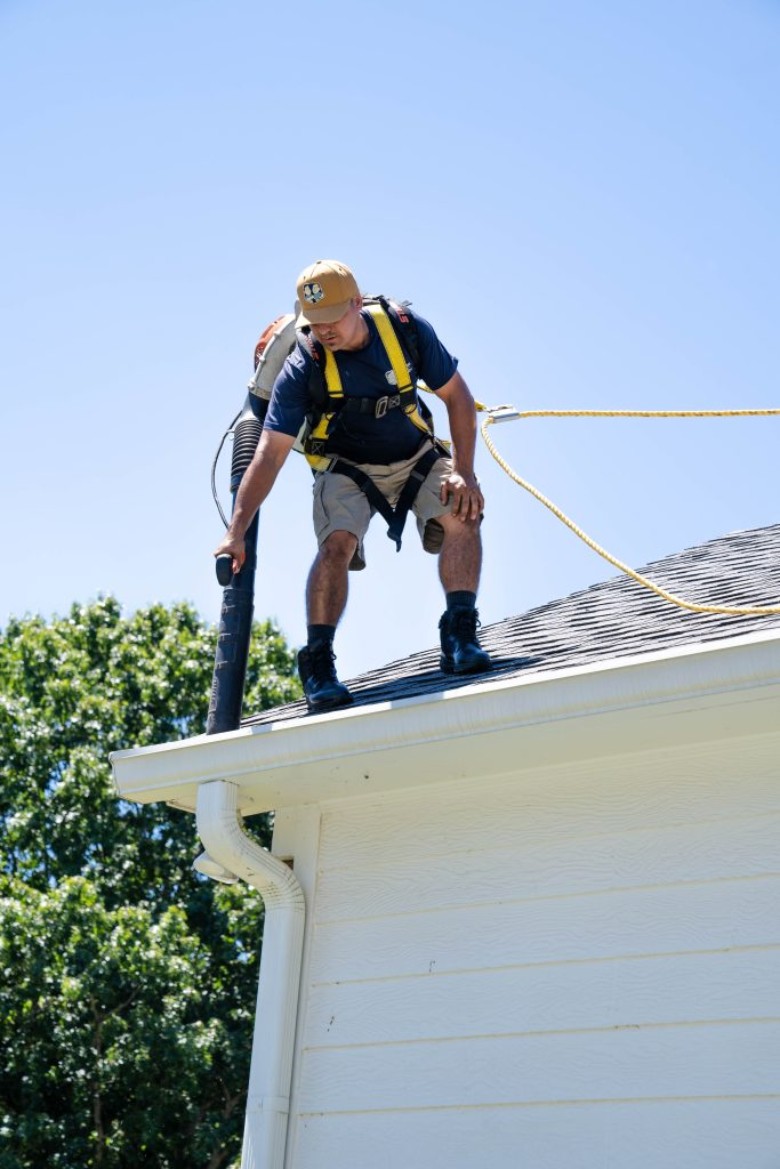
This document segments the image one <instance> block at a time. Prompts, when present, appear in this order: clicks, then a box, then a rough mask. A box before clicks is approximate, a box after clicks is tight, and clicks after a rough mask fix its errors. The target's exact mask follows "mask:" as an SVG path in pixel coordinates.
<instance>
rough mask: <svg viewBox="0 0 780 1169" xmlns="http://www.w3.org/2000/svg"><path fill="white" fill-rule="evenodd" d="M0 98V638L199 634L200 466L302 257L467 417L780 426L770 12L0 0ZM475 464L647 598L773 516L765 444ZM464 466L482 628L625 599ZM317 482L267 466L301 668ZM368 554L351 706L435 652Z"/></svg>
mask: <svg viewBox="0 0 780 1169" xmlns="http://www.w3.org/2000/svg"><path fill="white" fill-rule="evenodd" d="M0 64H1V65H2V67H1V68H0V101H1V102H2V108H3V111H4V117H3V119H2V126H1V127H0V152H1V153H0V156H1V157H2V162H3V182H2V185H0V201H1V202H2V226H0V232H2V239H1V241H0V243H1V251H2V265H0V288H1V289H2V315H1V317H0V320H1V321H2V335H3V336H2V349H1V351H0V354H1V355H0V360H1V361H2V379H3V387H2V405H1V406H0V409H1V410H2V415H1V417H0V424H1V425H2V436H3V460H2V471H1V472H0V475H1V479H0V485H1V486H2V498H3V502H4V508H3V533H2V542H3V549H4V554H3V564H4V571H3V573H2V579H1V580H0V625H4V624H5V622H6V620H7V618H8V616H9V615H10V614H16V615H20V616H21V615H23V614H25V613H28V612H40V613H43V614H45V615H49V614H51V613H53V612H58V613H63V612H65V611H66V610H67V609H68V607H69V605H70V604H71V602H73V601H87V600H89V599H91V598H94V597H96V596H97V595H98V594H99V593H106V592H111V593H114V594H115V595H116V596H117V597H118V598H119V599H120V600H121V602H122V603H123V605H124V606H125V608H126V611H127V612H131V611H132V610H133V609H135V608H136V607H138V606H141V605H145V604H147V603H149V602H151V601H154V600H159V601H163V602H165V603H169V602H171V601H174V600H177V599H187V600H190V601H192V602H193V603H194V604H195V605H196V606H197V608H198V610H199V611H200V613H201V614H202V615H203V616H204V617H206V618H207V619H209V620H216V619H217V618H218V615H219V607H220V601H221V591H220V589H219V587H218V585H217V584H216V580H215V578H214V573H213V563H212V560H211V551H212V549H213V547H214V545H215V544H216V543H217V541H218V539H219V537H220V533H221V530H222V527H221V523H220V520H219V517H218V516H217V513H216V510H215V509H214V506H213V504H212V502H211V498H210V487H209V473H210V464H211V459H212V455H213V453H214V451H215V449H216V446H217V443H218V441H219V438H220V436H221V434H222V431H223V430H224V428H225V426H226V425H227V424H228V423H229V421H230V420H231V418H232V417H233V415H234V413H235V412H236V411H237V410H238V408H239V407H240V406H241V404H242V402H243V399H244V396H245V386H246V381H247V379H248V377H249V376H250V374H251V359H252V351H253V347H254V342H255V339H256V336H257V334H258V333H259V332H260V330H261V329H262V328H263V327H264V326H265V324H266V323H267V322H268V321H269V320H270V319H272V318H273V317H275V316H276V315H277V314H278V313H280V312H283V311H288V310H289V309H290V308H291V307H292V301H293V296H294V282H295V277H296V275H297V273H298V272H299V271H300V269H301V268H303V267H304V266H305V265H306V264H308V263H309V262H310V261H311V260H313V259H315V258H317V257H322V256H325V257H336V258H339V259H342V260H344V261H346V262H347V263H348V264H350V265H351V266H352V267H353V268H354V270H355V272H356V274H357V276H358V279H359V281H360V282H361V285H362V286H363V287H364V288H365V289H366V290H370V291H383V292H386V293H389V294H391V295H394V296H396V297H399V298H409V299H410V300H412V302H413V303H414V305H415V307H416V308H417V309H418V310H419V311H420V312H421V313H422V314H423V315H424V316H426V317H428V318H429V319H430V320H431V321H432V322H433V323H434V325H435V326H436V328H437V330H438V332H439V334H440V336H441V337H442V339H443V340H444V342H445V343H446V344H447V345H448V346H449V347H450V349H451V350H452V351H453V352H454V353H455V354H456V355H457V356H458V358H459V359H460V368H461V371H462V372H463V374H464V376H465V377H466V379H467V381H468V382H469V384H470V385H471V387H472V389H473V391H474V393H475V395H476V396H477V397H480V398H482V399H483V400H485V401H487V402H491V403H497V402H512V403H515V404H516V405H518V406H520V407H521V408H575V407H593V408H599V407H603V408H646V409H661V408H685V407H690V408H718V407H721V408H728V407H744V406H757V407H758V406H764V407H766V406H778V405H780V393H778V368H779V367H780V342H779V341H778V327H777V325H778V320H780V239H779V237H778V207H780V162H779V161H778V159H779V158H780V152H779V150H778V147H779V146H780V142H779V141H778V138H779V137H780V132H779V131H778V126H780V100H779V99H780V5H778V3H777V2H776V0H682V2H681V0H674V2H672V0H655V2H654V3H652V4H633V3H625V2H624V0H602V2H596V3H593V2H590V3H586V2H585V0H581V2H580V0H560V2H559V3H556V4H549V3H544V2H542V0H535V2H534V3H524V2H519V3H516V4H513V5H507V4H505V3H503V2H502V3H500V4H499V3H497V2H496V0H483V2H482V3H480V4H476V5H469V6H464V7H463V8H460V7H458V6H455V5H452V4H451V3H444V2H443V0H430V2H428V0H417V2H416V3H409V2H406V0H400V2H396V3H393V4H388V5H380V4H377V3H372V4H367V3H365V2H364V0H360V2H358V0H341V2H340V3H338V4H335V3H334V4H324V3H317V2H314V0H301V2H299V3H297V4H295V5H289V4H288V5H282V4H276V5H264V4H259V3H257V2H250V0H219V3H217V2H216V0H186V2H185V0H165V2H164V3H160V2H159V0H156V2H155V3H152V2H151V0H136V2H135V3H133V4H132V5H129V4H122V5H118V4H106V3H105V2H104V0H101V2H98V0H71V2H70V3H68V4H63V3H54V2H53V0H2V3H0ZM492 434H493V437H494V438H495V440H496V441H497V443H498V444H499V447H500V449H501V450H502V452H503V453H504V454H505V456H506V457H507V458H508V459H509V461H510V462H511V463H512V464H513V465H514V466H515V468H516V469H517V470H518V472H519V473H520V474H521V475H523V476H524V477H525V478H527V479H529V480H530V481H531V482H532V483H534V484H535V485H537V486H538V487H539V488H540V489H541V490H542V491H544V492H545V493H546V494H547V495H549V496H550V497H551V498H552V499H554V500H555V501H556V502H557V503H558V504H559V505H560V506H561V507H562V508H563V509H564V510H565V511H567V512H568V513H569V514H571V515H572V516H573V518H574V519H575V520H576V521H577V522H578V523H579V524H580V525H581V526H582V527H584V528H585V530H586V531H588V532H589V533H590V534H592V535H593V536H594V538H596V539H597V540H598V541H599V542H601V543H602V544H604V545H605V546H606V547H607V548H609V549H610V550H611V551H613V552H614V553H615V554H616V555H618V556H620V557H621V558H622V559H624V560H626V561H627V562H628V563H630V564H632V565H635V566H639V565H641V564H644V563H646V562H647V561H649V560H651V559H653V558H656V557H659V556H663V555H665V554H667V553H670V552H674V551H677V550H678V549H681V548H683V547H687V546H690V545H692V544H696V543H698V542H700V541H703V540H706V539H709V538H712V537H716V536H719V535H722V534H724V533H726V532H729V531H733V530H735V529H741V528H750V527H756V526H760V525H763V524H767V523H772V522H774V521H775V520H777V518H778V516H777V481H778V474H777V462H778V449H780V444H779V443H778V437H779V436H780V419H766V420H760V421H712V422H709V421H708V422H693V421H691V422H588V423H586V422H581V421H543V422H524V423H514V424H507V425H506V426H502V427H501V428H498V427H496V428H494V430H493V432H492ZM480 446H481V443H480ZM478 459H479V461H478V470H479V473H480V476H481V478H482V481H483V486H484V489H485V494H486V496H487V499H488V505H487V511H486V520H485V527H484V535H485V546H486V556H485V571H484V582H483V589H482V594H481V598H480V610H481V615H482V619H483V622H485V623H489V622H491V621H495V620H499V619H500V618H502V617H505V616H507V615H509V614H513V613H518V612H522V611H523V610H525V609H527V608H529V607H531V606H534V605H538V604H541V603H544V602H545V601H547V600H551V599H553V598H555V597H558V596H562V595H564V594H567V593H569V592H571V591H573V590H575V589H578V588H583V587H586V586H587V585H589V584H592V583H594V582H595V581H597V580H600V579H603V578H604V577H606V576H611V575H614V570H613V569H611V568H610V567H609V566H608V565H607V564H605V563H604V562H603V561H602V560H600V559H599V558H597V557H596V556H595V555H594V554H593V553H592V552H590V551H589V550H588V549H586V548H585V546H584V545H582V544H580V543H579V542H578V541H577V540H576V539H575V538H574V536H572V535H571V534H570V533H569V532H568V531H567V530H566V529H565V528H563V527H562V526H561V525H560V524H559V523H558V521H557V520H555V519H554V518H553V517H552V516H551V515H550V514H549V513H548V512H547V511H545V510H544V509H543V508H542V507H541V506H540V505H539V504H538V503H536V502H535V501H534V500H532V499H531V498H530V496H528V495H526V494H525V493H524V492H522V491H521V490H520V489H519V488H517V487H516V486H514V485H513V484H512V483H511V482H510V480H509V479H507V478H506V477H505V476H504V474H503V473H502V472H501V470H500V469H499V468H498V467H497V465H496V464H495V463H494V462H493V461H492V460H491V458H490V456H489V455H488V453H487V451H486V450H485V449H484V447H481V450H480V452H479V456H478ZM228 466H229V464H228V461H227V460H226V461H225V462H223V464H222V473H221V477H220V478H221V484H222V487H223V498H225V497H226V496H227V492H226V490H225V487H226V481H227V476H228ZM309 482H310V479H309V473H308V471H307V469H306V466H305V464H304V462H303V460H301V459H296V460H295V461H293V459H291V460H290V461H288V464H287V466H286V468H285V469H284V471H283V473H282V478H281V479H280V481H279V483H278V485H277V488H276V489H275V492H274V494H273V495H272V496H271V498H270V499H269V501H268V503H267V504H266V506H265V507H264V509H263V516H262V521H261V571H260V576H259V579H258V588H257V601H256V614H257V615H258V616H266V615H270V616H274V617H276V618H277V619H278V620H279V622H280V623H281V626H282V628H283V630H284V631H285V633H286V634H287V636H288V637H289V638H290V640H291V641H292V642H293V643H296V644H298V643H300V642H301V641H302V639H303V638H304V633H305V625H304V615H303V599H302V594H303V585H304V580H305V576H306V572H307V569H308V565H309V563H310V561H311V558H312V554H313V537H312V535H311V532H310V520H309V494H310V492H309ZM368 553H369V568H368V570H367V571H366V572H364V573H362V574H360V575H357V576H355V577H353V580H352V594H351V599H350V606H349V608H348V611H347V615H346V617H345V620H344V623H343V625H342V629H341V631H340V633H339V639H338V642H337V650H338V653H339V667H340V672H341V674H342V676H344V677H348V676H350V675H354V674H356V673H358V672H360V671H362V670H364V669H368V668H370V667H372V666H375V665H381V664H382V663H384V662H386V661H388V660H391V659H395V658H397V657H402V656H404V655H405V654H408V653H411V652H414V651H415V650H417V649H422V648H425V647H428V646H430V645H433V644H434V643H435V641H436V637H437V630H436V622H437V619H438V616H439V613H440V611H441V607H442V603H441V597H440V593H439V586H438V583H437V579H436V571H435V569H436V566H435V562H434V560H433V559H432V558H431V557H428V556H425V555H424V554H423V553H422V552H421V551H419V550H418V549H417V547H416V536H415V534H414V531H413V529H412V528H410V529H409V532H408V534H407V538H406V540H405V544H404V548H403V551H402V553H401V554H400V555H398V556H397V555H396V553H395V552H394V550H393V546H392V545H391V544H390V541H389V540H387V539H386V537H385V535H384V531H383V529H382V528H381V526H380V524H379V523H377V525H376V530H375V531H374V532H373V533H372V535H371V537H370V539H369V543H368ZM744 599H745V601H746V602H749V601H750V600H751V598H750V597H749V596H746V597H745V598H744Z"/></svg>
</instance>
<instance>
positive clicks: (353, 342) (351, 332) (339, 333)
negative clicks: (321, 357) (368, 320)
mask: <svg viewBox="0 0 780 1169" xmlns="http://www.w3.org/2000/svg"><path fill="white" fill-rule="evenodd" d="M360 309H361V301H360V298H359V297H355V299H354V300H352V301H350V304H349V308H348V309H347V311H346V312H345V313H344V316H343V317H340V318H339V319H338V320H337V321H330V322H329V323H328V324H321V325H312V326H311V331H312V333H313V334H314V336H315V337H316V338H317V340H318V341H319V342H320V344H322V345H324V346H325V348H326V349H331V350H333V351H334V352H335V350H337V349H360V348H362V346H363V345H364V344H365V341H366V331H367V330H366V328H365V325H364V323H363V318H362V317H361V315H360Z"/></svg>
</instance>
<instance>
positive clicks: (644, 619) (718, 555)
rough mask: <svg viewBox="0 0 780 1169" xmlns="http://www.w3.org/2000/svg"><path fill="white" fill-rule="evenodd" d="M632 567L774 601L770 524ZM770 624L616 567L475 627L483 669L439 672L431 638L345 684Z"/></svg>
mask: <svg viewBox="0 0 780 1169" xmlns="http://www.w3.org/2000/svg"><path fill="white" fill-rule="evenodd" d="M639 571H640V572H641V574H642V575H643V576H647V577H648V578H649V579H650V580H652V581H653V582H654V583H656V584H658V585H660V586H661V587H662V588H664V589H666V590H667V591H668V592H671V593H674V594H676V595H678V596H680V597H682V598H684V599H685V600H686V601H694V602H695V603H697V604H718V605H734V606H756V605H759V606H761V605H767V606H771V605H780V524H773V525H771V526H770V527H766V528H755V529H753V530H751V531H742V532H732V533H731V534H730V535H727V536H722V537H721V538H720V539H717V540H710V541H708V542H707V543H705V544H699V545H697V546H696V547H693V548H686V549H685V550H684V551H683V552H677V553H675V554H674V555H672V556H666V557H664V559H663V560H656V561H654V562H653V563H652V564H648V565H647V566H646V567H644V568H642V569H640V570H639ZM778 627H780V614H775V615H773V616H763V617H761V616H753V617H734V616H725V615H715V614H701V613H693V612H691V611H690V610H686V609H681V608H680V607H679V606H677V605H672V604H671V603H669V602H668V601H665V600H663V599H662V598H661V597H658V596H656V595H655V594H654V593H652V592H650V591H649V590H648V589H646V588H644V587H643V586H642V585H640V584H638V583H637V582H636V581H634V580H632V579H631V577H628V576H625V575H622V574H621V575H620V576H617V577H613V578H612V579H610V580H607V581H603V582H602V583H600V584H595V585H592V586H591V587H590V588H588V589H583V590H581V591H580V592H576V593H572V594H571V595H570V596H568V597H563V598H561V599H560V600H557V601H551V602H549V603H548V604H546V605H542V606H540V607H538V608H536V609H530V610H529V611H528V612H527V613H521V614H520V615H519V616H517V617H507V618H505V619H504V620H503V621H497V622H495V623H494V624H492V625H486V626H484V627H483V628H482V630H481V633H480V640H481V642H482V645H483V646H484V647H485V649H486V650H487V651H488V652H489V653H490V655H491V657H492V659H493V670H492V672H491V673H490V674H481V675H471V676H468V677H460V678H457V677H454V676H453V675H451V674H442V672H441V670H440V669H439V648H438V646H436V647H435V648H432V649H427V650H424V651H422V652H421V653H416V654H412V655H411V656H410V657H407V658H402V659H401V660H399V661H395V662H391V663H390V664H389V665H387V666H383V667H382V668H381V669H378V670H371V671H369V672H368V673H366V674H362V675H360V677H358V678H351V679H349V680H347V685H348V686H349V689H350V690H351V691H352V694H353V695H354V698H355V703H356V705H369V704H371V703H377V702H389V701H396V700H397V699H400V698H411V697H415V696H418V695H424V694H434V693H437V692H439V691H441V690H452V689H454V688H456V687H459V686H468V685H472V684H473V683H474V682H481V683H482V682H488V681H490V680H496V681H498V680H503V679H506V678H513V677H519V676H520V675H521V674H529V673H531V674H533V673H542V672H548V671H552V670H560V669H567V668H570V667H572V666H582V665H590V664H593V663H596V662H602V661H607V660H609V659H615V658H621V657H627V656H633V655H635V654H642V653H649V652H654V651H658V650H664V649H671V648H674V647H676V646H684V645H694V644H698V643H702V642H707V641H717V640H721V639H723V638H728V637H738V636H740V635H741V634H745V633H754V632H759V631H761V630H764V629H776V628H778ZM305 713H306V704H305V703H304V702H302V701H301V702H292V703H288V704H287V705H285V706H280V707H276V708H275V709H274V710H266V711H263V712H262V713H261V714H257V715H253V716H252V717H250V718H248V719H245V720H244V722H243V723H242V725H243V726H252V725H258V724H260V723H269V722H279V721H281V720H285V719H293V718H299V717H301V715H304V714H305Z"/></svg>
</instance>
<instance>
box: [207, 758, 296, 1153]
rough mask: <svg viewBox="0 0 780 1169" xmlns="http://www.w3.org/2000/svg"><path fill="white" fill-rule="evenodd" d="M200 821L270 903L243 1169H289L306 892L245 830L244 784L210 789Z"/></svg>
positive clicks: (210, 846)
mask: <svg viewBox="0 0 780 1169" xmlns="http://www.w3.org/2000/svg"><path fill="white" fill-rule="evenodd" d="M197 822H198V833H199V835H200V838H201V840H202V841H203V845H204V848H205V849H206V851H207V853H208V854H209V857H210V858H212V860H215V861H216V862H217V863H218V865H221V866H222V867H223V868H224V869H226V870H228V872H229V873H234V874H235V875H236V876H237V877H241V878H242V879H243V880H245V881H246V882H247V883H248V884H250V885H252V886H253V887H254V888H255V889H257V890H258V892H259V893H260V895H261V896H262V898H263V901H264V903H265V926H264V929H263V952H262V958H261V963H260V982H259V985H258V989H257V1011H256V1016H255V1028H254V1038H253V1041H252V1063H251V1068H250V1072H249V1092H248V1096H247V1107H246V1120H245V1122H244V1145H243V1150H242V1155H241V1169H283V1166H284V1155H285V1148H286V1145H287V1128H288V1117H289V1111H290V1081H291V1078H292V1060H293V1047H294V1041H295V1023H296V1016H297V1010H298V990H299V984H300V975H301V956H302V952H303V927H304V921H305V913H306V906H305V902H304V897H303V890H302V889H301V886H300V884H299V883H298V880H297V878H296V877H295V876H294V874H293V872H292V870H291V869H290V868H289V867H288V865H286V864H284V862H282V861H280V860H277V858H276V857H274V856H272V855H271V853H270V852H268V851H267V850H266V849H264V848H261V847H260V845H259V844H256V843H255V841H253V840H251V839H250V837H249V836H247V834H246V833H245V832H244V830H243V828H242V826H241V820H240V817H239V813H238V786H237V784H235V783H229V782H227V781H226V780H214V781H212V782H209V783H204V784H202V785H201V786H200V788H199V789H198V803H197Z"/></svg>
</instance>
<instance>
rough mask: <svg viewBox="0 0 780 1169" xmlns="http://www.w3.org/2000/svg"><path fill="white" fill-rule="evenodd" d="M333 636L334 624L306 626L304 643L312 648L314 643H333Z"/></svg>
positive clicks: (334, 634)
mask: <svg viewBox="0 0 780 1169" xmlns="http://www.w3.org/2000/svg"><path fill="white" fill-rule="evenodd" d="M335 636H336V626H335V625H307V626H306V643H307V645H308V646H309V649H313V648H314V646H315V645H333V638H334V637H335Z"/></svg>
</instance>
